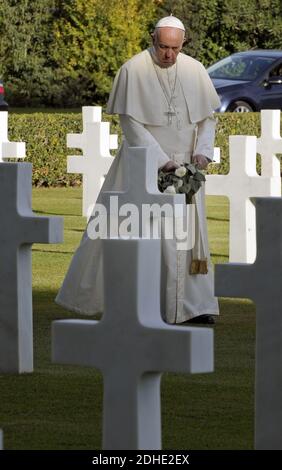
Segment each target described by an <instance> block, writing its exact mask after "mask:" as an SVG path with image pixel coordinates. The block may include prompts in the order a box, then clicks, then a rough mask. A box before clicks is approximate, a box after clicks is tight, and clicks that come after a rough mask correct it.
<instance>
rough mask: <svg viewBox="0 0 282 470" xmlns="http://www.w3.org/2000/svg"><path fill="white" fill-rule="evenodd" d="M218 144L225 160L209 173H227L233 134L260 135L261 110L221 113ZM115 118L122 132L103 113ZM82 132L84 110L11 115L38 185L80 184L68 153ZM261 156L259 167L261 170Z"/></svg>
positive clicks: (13, 138) (12, 134)
mask: <svg viewBox="0 0 282 470" xmlns="http://www.w3.org/2000/svg"><path fill="white" fill-rule="evenodd" d="M217 118H218V125H217V136H216V142H215V145H216V146H218V147H220V148H221V164H220V165H210V168H209V173H221V174H226V173H228V170H229V163H228V136H229V135H256V136H259V135H260V114H259V113H242V114H241V113H225V114H218V115H217ZM103 120H105V121H110V122H111V133H112V134H114V133H118V134H119V135H120V127H119V125H118V118H117V117H116V116H114V117H112V116H107V115H103ZM72 132H82V117H81V113H64V114H59V113H32V114H17V113H11V114H10V115H9V139H10V140H11V141H23V142H26V155H27V157H26V161H29V162H31V163H32V164H33V178H32V182H33V185H35V186H75V185H80V184H81V181H82V177H81V175H79V174H73V173H67V155H70V154H78V155H79V153H80V152H79V150H77V151H76V150H75V149H68V148H67V146H66V134H67V133H72ZM259 166H260V165H259V159H258V170H259Z"/></svg>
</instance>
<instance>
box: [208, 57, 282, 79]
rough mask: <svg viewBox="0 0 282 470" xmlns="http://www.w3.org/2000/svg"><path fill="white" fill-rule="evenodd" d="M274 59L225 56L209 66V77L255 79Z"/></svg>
mask: <svg viewBox="0 0 282 470" xmlns="http://www.w3.org/2000/svg"><path fill="white" fill-rule="evenodd" d="M274 61H275V59H274V58H272V57H257V56H255V57H250V56H249V57H240V56H239V57H238V56H237V57H236V56H235V57H232V56H231V57H226V58H225V59H223V60H220V61H219V62H217V63H216V64H214V65H212V66H211V67H209V68H208V69H207V70H208V73H209V75H210V77H211V78H224V79H229V80H255V79H256V78H258V77H259V76H260V75H261V74H262V73H263V71H264V70H266V69H267V68H268V67H269V66H270V65H271V63H272V62H274Z"/></svg>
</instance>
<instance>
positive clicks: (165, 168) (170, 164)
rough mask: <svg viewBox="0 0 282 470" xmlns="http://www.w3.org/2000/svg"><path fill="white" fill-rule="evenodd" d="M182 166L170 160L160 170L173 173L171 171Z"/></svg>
mask: <svg viewBox="0 0 282 470" xmlns="http://www.w3.org/2000/svg"><path fill="white" fill-rule="evenodd" d="M179 166H180V165H178V163H176V162H174V161H173V160H169V161H168V162H167V163H166V164H165V165H164V166H163V167H162V168H160V170H162V171H171V170H176V168H179Z"/></svg>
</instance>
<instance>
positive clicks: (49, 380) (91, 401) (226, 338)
mask: <svg viewBox="0 0 282 470" xmlns="http://www.w3.org/2000/svg"><path fill="white" fill-rule="evenodd" d="M56 294H57V292H56V291H55V290H34V292H33V318H34V357H35V372H34V373H33V374H23V375H21V376H16V375H12V374H10V375H2V376H1V387H0V402H1V411H0V423H1V427H2V428H3V430H4V434H5V448H6V449H89V450H94V449H101V435H102V424H101V423H102V395H103V382H102V376H101V374H100V372H98V371H97V370H94V369H91V368H87V367H79V366H63V365H57V364H56V365H55V364H52V363H51V324H52V321H54V320H56V319H66V318H83V319H91V318H95V317H89V316H84V315H80V316H79V315H77V314H75V313H72V312H68V311H67V310H65V309H63V308H62V307H60V306H58V305H56V304H55V303H54V298H55V296H56ZM220 309H221V315H220V317H219V319H218V321H217V323H216V325H215V326H214V328H213V329H214V338H215V371H214V372H213V373H210V374H195V375H184V374H172V373H171V374H168V373H165V374H164V375H163V379H162V386H161V396H162V431H163V448H164V449H189V450H190V449H252V447H253V409H254V343H255V309H254V305H253V304H252V303H251V302H249V301H242V300H238V299H236V300H235V299H221V301H220ZM95 319H97V317H96V318H95ZM132 353H133V352H132ZM114 360H115V358H113V361H114ZM121 431H122V424H121Z"/></svg>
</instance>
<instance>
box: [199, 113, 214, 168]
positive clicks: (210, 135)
mask: <svg viewBox="0 0 282 470" xmlns="http://www.w3.org/2000/svg"><path fill="white" fill-rule="evenodd" d="M215 126H216V119H215V117H214V116H209V117H207V118H206V119H204V120H203V121H200V122H199V123H198V131H197V143H196V147H195V150H194V155H199V154H201V155H205V157H207V158H209V159H210V160H211V161H212V160H213V154H214V136H215Z"/></svg>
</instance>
